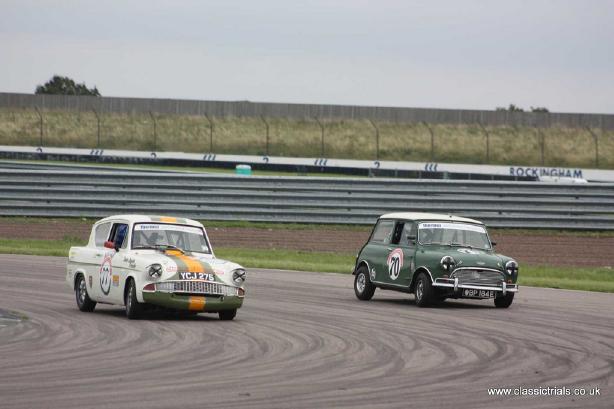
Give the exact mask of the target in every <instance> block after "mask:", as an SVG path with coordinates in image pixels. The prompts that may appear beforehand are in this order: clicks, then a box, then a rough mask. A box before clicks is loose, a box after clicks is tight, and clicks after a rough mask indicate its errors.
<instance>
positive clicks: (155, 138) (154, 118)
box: [149, 111, 158, 152]
mask: <svg viewBox="0 0 614 409" xmlns="http://www.w3.org/2000/svg"><path fill="white" fill-rule="evenodd" d="M149 116H150V117H151V120H152V121H153V151H154V152H155V151H156V145H157V143H156V142H157V139H158V131H157V129H156V128H157V127H158V124H157V122H156V116H155V115H154V114H153V112H151V111H149Z"/></svg>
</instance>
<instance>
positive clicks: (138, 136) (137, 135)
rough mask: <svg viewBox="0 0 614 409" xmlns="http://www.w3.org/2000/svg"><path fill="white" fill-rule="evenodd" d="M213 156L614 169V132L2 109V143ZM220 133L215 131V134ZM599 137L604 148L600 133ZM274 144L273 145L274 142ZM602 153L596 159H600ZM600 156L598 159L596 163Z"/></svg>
mask: <svg viewBox="0 0 614 409" xmlns="http://www.w3.org/2000/svg"><path fill="white" fill-rule="evenodd" d="M39 114H41V115H42V117H43V121H42V122H43V128H42V134H43V136H42V139H43V142H42V145H44V146H54V147H73V148H93V147H95V146H98V144H100V147H101V148H102V149H126V150H146V151H149V150H152V151H182V152H199V153H203V152H213V153H217V154H224V153H229V154H241V155H258V156H262V155H265V154H267V155H269V156H291V157H315V158H318V157H328V158H343V159H366V160H375V158H376V156H378V157H379V160H393V161H398V160H400V161H418V162H422V161H424V158H431V157H432V158H434V160H432V161H434V162H442V163H450V162H452V163H490V164H509V163H515V164H517V165H531V166H533V165H534V166H539V165H544V166H548V167H551V166H555V167H559V166H568V167H593V166H596V163H598V164H599V167H601V168H604V169H611V168H613V167H614V133H613V132H612V131H608V130H597V129H595V130H591V131H589V130H587V129H583V128H566V127H562V126H560V125H558V124H556V123H554V124H552V127H548V128H540V129H537V128H535V127H528V126H488V125H486V126H485V127H484V128H482V127H481V126H480V125H478V124H457V125H453V124H448V125H446V124H439V125H434V124H431V125H428V126H427V125H425V124H423V123H411V122H408V123H399V122H384V121H382V122H378V123H377V124H376V126H377V128H378V132H377V135H379V138H376V132H375V129H374V126H373V124H372V123H371V122H369V121H367V120H348V119H330V120H324V121H322V125H323V126H324V128H325V129H324V139H322V136H321V135H322V130H321V128H320V126H319V125H318V122H317V121H316V120H315V119H312V118H305V119H287V118H268V119H267V123H268V126H269V132H268V136H269V137H268V138H267V132H266V127H265V123H264V122H263V120H262V118H257V117H254V118H247V117H243V118H239V117H211V118H210V119H211V121H212V123H213V126H212V128H210V123H209V121H208V120H207V118H205V117H204V116H190V115H168V114H163V115H156V116H155V118H156V119H155V125H156V127H155V129H156V134H155V137H154V133H153V130H154V119H153V118H152V117H151V116H150V115H149V114H146V113H143V114H137V113H135V114H117V113H108V114H104V115H102V114H101V115H100V118H99V119H100V121H98V120H97V114H95V113H94V112H93V111H90V112H72V111H59V110H42V111H40V112H37V111H35V110H32V109H16V108H12V109H9V108H2V109H0V145H32V146H38V145H39V144H40V131H41V128H40V124H41V122H40V119H39V118H40V117H39ZM211 131H212V132H211ZM595 133H597V134H598V135H599V145H598V149H597V146H596V145H595V142H594V139H593V136H592V135H593V134H595ZM267 141H268V144H267ZM596 155H597V156H598V157H597V158H595V156H596ZM596 159H597V160H596Z"/></svg>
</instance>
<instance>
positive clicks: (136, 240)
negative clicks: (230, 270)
mask: <svg viewBox="0 0 614 409" xmlns="http://www.w3.org/2000/svg"><path fill="white" fill-rule="evenodd" d="M163 247H169V248H172V247H176V248H179V249H181V250H183V251H189V252H198V253H207V254H210V253H211V248H210V247H209V243H208V242H207V239H206V237H205V234H204V231H203V229H202V228H200V227H196V226H188V225H184V224H169V223H136V224H135V225H134V227H133V230H132V248H133V249H146V248H163Z"/></svg>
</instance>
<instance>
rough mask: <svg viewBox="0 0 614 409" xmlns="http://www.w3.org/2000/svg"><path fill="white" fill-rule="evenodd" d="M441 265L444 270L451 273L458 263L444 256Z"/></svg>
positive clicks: (450, 257)
mask: <svg viewBox="0 0 614 409" xmlns="http://www.w3.org/2000/svg"><path fill="white" fill-rule="evenodd" d="M439 264H441V266H442V267H443V269H444V270H446V271H447V272H448V273H449V272H450V271H451V270H452V269H453V268H454V266H455V265H456V261H455V260H454V258H453V257H452V256H443V257H442V258H441V260H440V261H439Z"/></svg>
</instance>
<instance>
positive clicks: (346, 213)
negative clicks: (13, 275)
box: [0, 168, 614, 230]
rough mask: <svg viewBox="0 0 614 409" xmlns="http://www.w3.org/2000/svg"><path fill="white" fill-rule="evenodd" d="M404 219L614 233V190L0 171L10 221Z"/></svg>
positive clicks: (3, 208) (1, 197) (602, 186)
mask: <svg viewBox="0 0 614 409" xmlns="http://www.w3.org/2000/svg"><path fill="white" fill-rule="evenodd" d="M397 211H420V212H436V213H445V214H448V213H450V214H454V215H461V216H466V217H472V218H476V219H479V220H481V221H483V222H484V223H486V224H487V225H488V226H489V227H497V228H540V229H578V230H614V184H611V183H607V184H606V183H588V184H574V185H561V184H556V183H538V182H507V181H470V180H439V179H438V180H425V179H413V180H407V179H380V178H377V179H374V178H327V177H284V176H238V175H219V174H218V175H216V174H194V173H180V172H141V171H125V170H121V171H111V170H106V171H102V170H97V169H94V170H92V169H75V170H55V169H20V168H17V169H15V168H4V169H0V215H2V216H42V217H105V216H109V215H112V214H120V213H145V214H165V215H173V216H180V217H189V218H194V219H198V220H245V221H266V222H293V223H323V224H326V223H333V224H372V223H373V222H374V221H375V220H376V219H377V217H378V216H380V215H381V214H383V213H388V212H397Z"/></svg>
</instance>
